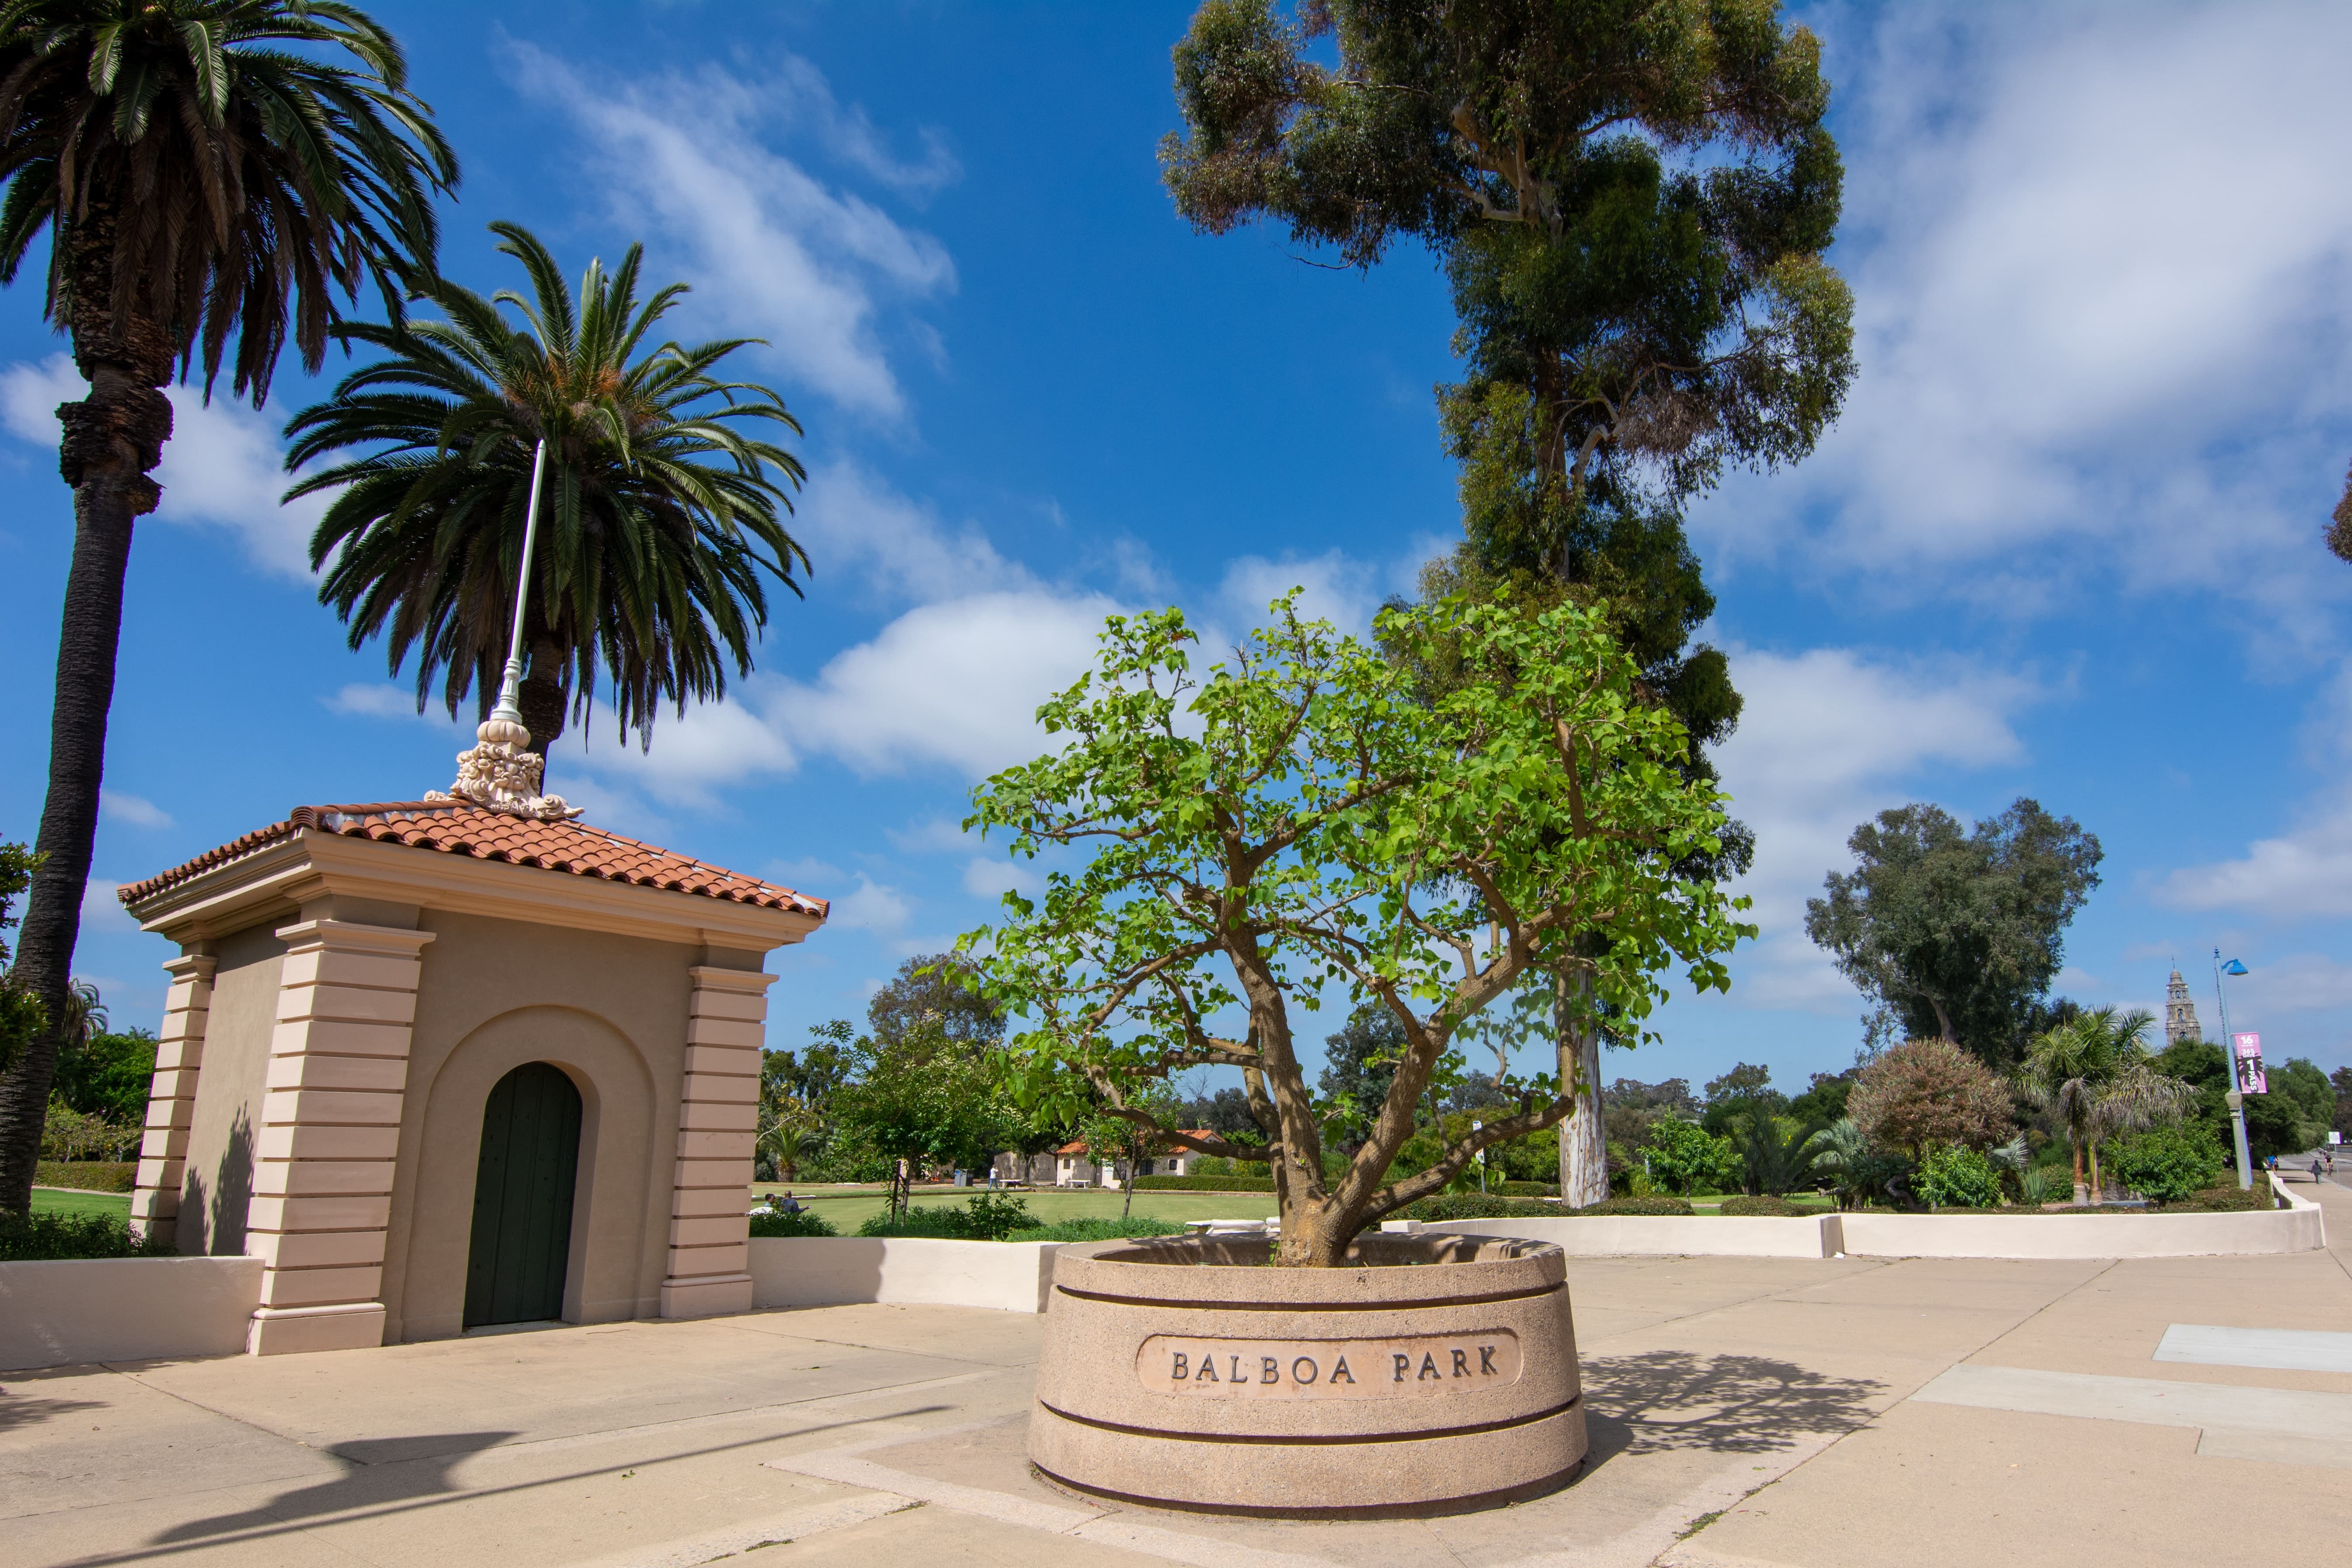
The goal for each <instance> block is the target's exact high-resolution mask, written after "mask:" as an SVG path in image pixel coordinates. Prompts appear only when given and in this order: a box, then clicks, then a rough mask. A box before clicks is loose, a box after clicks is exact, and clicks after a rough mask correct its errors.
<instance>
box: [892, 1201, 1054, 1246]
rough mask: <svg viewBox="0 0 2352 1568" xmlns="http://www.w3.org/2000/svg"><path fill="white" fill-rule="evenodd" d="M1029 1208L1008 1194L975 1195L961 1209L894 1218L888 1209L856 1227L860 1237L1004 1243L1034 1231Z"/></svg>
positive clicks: (926, 1209) (945, 1208)
mask: <svg viewBox="0 0 2352 1568" xmlns="http://www.w3.org/2000/svg"><path fill="white" fill-rule="evenodd" d="M1036 1224H1037V1222H1036V1221H1035V1220H1034V1219H1032V1218H1031V1217H1030V1216H1029V1205H1027V1204H1026V1203H1024V1202H1023V1201H1022V1200H1021V1199H1019V1198H1017V1197H1014V1196H1013V1195H1012V1194H1008V1193H974V1194H972V1196H971V1202H970V1203H969V1204H966V1205H964V1206H963V1207H961V1208H952V1207H950V1206H948V1205H937V1206H925V1207H921V1208H910V1209H908V1211H907V1212H906V1213H904V1214H902V1215H898V1218H896V1219H893V1218H891V1217H890V1214H889V1211H888V1210H887V1209H886V1210H884V1211H883V1212H882V1213H880V1214H877V1215H875V1216H874V1217H873V1218H871V1219H869V1220H867V1221H866V1223H865V1224H864V1225H861V1226H858V1227H857V1234H858V1235H860V1236H928V1237H940V1238H942V1239H946V1240H952V1241H1003V1239H1004V1238H1005V1237H1008V1236H1011V1235H1012V1234H1013V1232H1014V1231H1016V1230H1027V1229H1032V1228H1034V1226H1036Z"/></svg>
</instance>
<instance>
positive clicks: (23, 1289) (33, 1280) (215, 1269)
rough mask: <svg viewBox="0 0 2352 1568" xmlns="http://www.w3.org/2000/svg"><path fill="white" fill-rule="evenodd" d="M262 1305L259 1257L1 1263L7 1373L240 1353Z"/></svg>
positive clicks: (1, 1336) (0, 1328) (0, 1332)
mask: <svg viewBox="0 0 2352 1568" xmlns="http://www.w3.org/2000/svg"><path fill="white" fill-rule="evenodd" d="M260 1300H261V1259H260V1258H69V1259H60V1260H58V1261H55V1262H46V1263H0V1369H6V1370H9V1371H19V1370H23V1369H25V1368H29V1367H39V1366H70V1365H73V1364H74V1363H79V1362H95V1361H163V1360H166V1359H173V1360H176V1359H178V1358H180V1357H184V1356H203V1355H235V1354H236V1353H237V1352H241V1351H243V1350H244V1349H245V1331H246V1326H247V1324H248V1323H250V1322H251V1321H252V1320H253V1310H254V1308H255V1307H256V1306H257V1305H259V1303H260Z"/></svg>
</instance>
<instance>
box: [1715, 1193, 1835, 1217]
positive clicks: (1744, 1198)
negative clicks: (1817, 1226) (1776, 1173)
mask: <svg viewBox="0 0 2352 1568" xmlns="http://www.w3.org/2000/svg"><path fill="white" fill-rule="evenodd" d="M1718 1212H1719V1213H1722V1214H1726V1215H1732V1216H1733V1217H1735V1218H1748V1219H1760V1218H1771V1219H1804V1218H1807V1217H1808V1216H1810V1215H1816V1214H1819V1213H1820V1212H1821V1211H1820V1210H1818V1209H1809V1208H1801V1207H1799V1206H1798V1205H1795V1204H1792V1203H1790V1201H1789V1200H1788V1199H1786V1198H1776V1197H1771V1196H1769V1195H1767V1196H1765V1197H1760V1198H1751V1197H1749V1196H1748V1195H1747V1194H1745V1193H1741V1194H1736V1195H1734V1196H1732V1197H1727V1198H1726V1199H1724V1200H1723V1207H1722V1208H1721V1209H1720V1210H1719V1211H1718Z"/></svg>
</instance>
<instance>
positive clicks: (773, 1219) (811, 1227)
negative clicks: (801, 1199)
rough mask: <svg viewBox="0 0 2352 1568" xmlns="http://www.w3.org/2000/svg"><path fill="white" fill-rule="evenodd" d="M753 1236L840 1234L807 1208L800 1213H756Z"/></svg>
mask: <svg viewBox="0 0 2352 1568" xmlns="http://www.w3.org/2000/svg"><path fill="white" fill-rule="evenodd" d="M751 1234H752V1235H753V1236H839V1235H840V1234H841V1232H839V1231H837V1230H835V1229H834V1228H833V1226H832V1225H831V1224H830V1223H828V1222H827V1221H824V1220H822V1219H819V1218H818V1217H817V1216H816V1215H814V1214H812V1213H810V1212H809V1211H808V1210H807V1209H803V1210H801V1211H800V1212H799V1213H798V1214H755V1215H752V1216H751Z"/></svg>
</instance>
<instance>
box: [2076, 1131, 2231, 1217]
mask: <svg viewBox="0 0 2352 1568" xmlns="http://www.w3.org/2000/svg"><path fill="white" fill-rule="evenodd" d="M2099 1161H2100V1164H2101V1167H2102V1168H2103V1169H2104V1170H2105V1172H2107V1173H2110V1174H2112V1175H2113V1176H2114V1177H2115V1179H2116V1180H2117V1181H2119V1182H2121V1183H2122V1184H2124V1185H2125V1186H2126V1187H2129V1188H2130V1189H2131V1190H2132V1191H2134V1192H2136V1193H2138V1194H2141V1195H2142V1196H2144V1197H2146V1198H2147V1201H2148V1202H2150V1203H2153V1204H2169V1203H2177V1202H2179V1200H2180V1199H2182V1198H2185V1197H2187V1196H2189V1194H2191V1193H2195V1192H2201V1191H2203V1190H2204V1189H2206V1188H2208V1187H2210V1186H2211V1185H2212V1184H2214V1183H2215V1182H2216V1181H2218V1180H2220V1179H2221V1163H2222V1162H2221V1145H2220V1144H2218V1143H2216V1142H2214V1141H2213V1139H2212V1137H2211V1136H2210V1134H2209V1133H2207V1132H2206V1131H2205V1130H2204V1129H2203V1128H2201V1127H2157V1128H2151V1129H2150V1130H2149V1131H2146V1132H2137V1133H2134V1134H2133V1135H2132V1136H2130V1137H2128V1138H2118V1139H2116V1140H2114V1141H2113V1142H2109V1143H2108V1144H2107V1145H2106V1146H2105V1148H2103V1149H2101V1150H2100V1151H2099Z"/></svg>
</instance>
